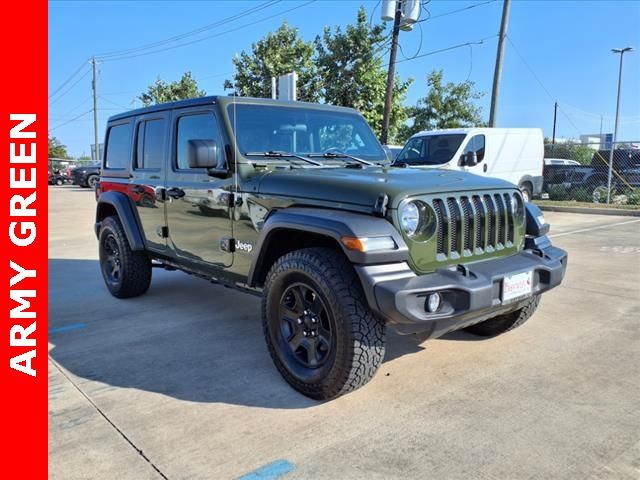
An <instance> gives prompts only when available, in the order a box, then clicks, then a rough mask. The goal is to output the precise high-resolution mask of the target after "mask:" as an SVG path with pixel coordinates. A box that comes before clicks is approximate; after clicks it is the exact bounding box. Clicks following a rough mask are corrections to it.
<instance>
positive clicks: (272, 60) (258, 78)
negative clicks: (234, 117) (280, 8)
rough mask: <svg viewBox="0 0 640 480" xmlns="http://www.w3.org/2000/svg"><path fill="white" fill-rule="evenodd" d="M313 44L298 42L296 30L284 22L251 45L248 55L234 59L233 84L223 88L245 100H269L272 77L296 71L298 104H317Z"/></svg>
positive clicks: (244, 53)
mask: <svg viewBox="0 0 640 480" xmlns="http://www.w3.org/2000/svg"><path fill="white" fill-rule="evenodd" d="M313 54H314V45H313V42H305V41H304V40H302V38H300V36H299V33H298V29H297V28H293V27H290V26H289V24H288V23H287V22H286V21H285V22H283V23H282V25H280V27H279V28H278V29H277V30H276V31H275V32H269V33H268V34H267V35H266V37H264V38H263V39H261V40H259V41H258V42H256V43H253V44H252V45H251V52H249V53H247V52H245V51H242V53H241V54H240V55H239V56H237V57H235V58H234V59H233V65H234V67H235V74H234V76H233V80H225V82H224V88H225V89H232V90H233V91H234V93H235V94H237V95H242V96H244V97H263V98H264V97H266V98H270V97H271V77H278V76H280V75H284V74H287V73H291V72H293V71H295V72H296V73H297V74H298V84H297V93H298V100H301V101H306V102H316V101H318V99H319V98H320V81H319V78H318V69H317V68H316V65H315V64H314V62H313Z"/></svg>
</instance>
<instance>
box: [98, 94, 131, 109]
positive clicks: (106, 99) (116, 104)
mask: <svg viewBox="0 0 640 480" xmlns="http://www.w3.org/2000/svg"><path fill="white" fill-rule="evenodd" d="M98 98H101V99H102V100H104V101H105V102H107V103H110V104H111V105H115V106H116V107H120V108H124V109H125V110H131V108H130V107H125V106H124V105H121V104H119V103H117V102H114V101H113V100H109V99H108V98H104V97H103V96H102V95H98Z"/></svg>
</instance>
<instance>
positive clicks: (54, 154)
mask: <svg viewBox="0 0 640 480" xmlns="http://www.w3.org/2000/svg"><path fill="white" fill-rule="evenodd" d="M49 158H70V157H69V154H68V153H67V146H66V145H63V144H62V143H61V142H60V140H58V139H57V138H56V137H54V136H52V135H49Z"/></svg>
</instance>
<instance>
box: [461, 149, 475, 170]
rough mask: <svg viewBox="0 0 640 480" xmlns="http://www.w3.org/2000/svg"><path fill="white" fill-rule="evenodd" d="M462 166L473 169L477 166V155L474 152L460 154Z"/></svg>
mask: <svg viewBox="0 0 640 480" xmlns="http://www.w3.org/2000/svg"><path fill="white" fill-rule="evenodd" d="M461 163H462V165H463V166H466V167H475V166H476V165H477V164H478V155H477V154H476V152H473V151H472V152H467V153H463V154H462V162H461Z"/></svg>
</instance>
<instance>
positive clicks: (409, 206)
mask: <svg viewBox="0 0 640 480" xmlns="http://www.w3.org/2000/svg"><path fill="white" fill-rule="evenodd" d="M420 220H421V212H420V208H419V207H418V205H417V204H416V203H415V202H409V203H406V204H405V205H404V206H403V207H402V210H401V211H400V226H401V227H402V230H403V231H404V233H406V234H407V235H409V236H411V235H415V233H416V232H417V231H418V227H420Z"/></svg>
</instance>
